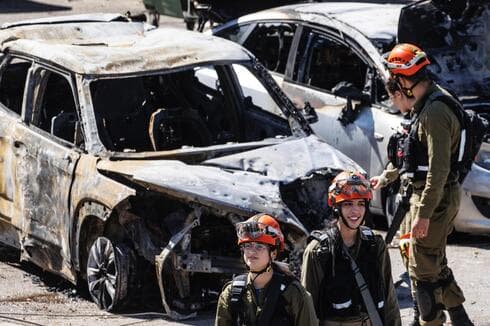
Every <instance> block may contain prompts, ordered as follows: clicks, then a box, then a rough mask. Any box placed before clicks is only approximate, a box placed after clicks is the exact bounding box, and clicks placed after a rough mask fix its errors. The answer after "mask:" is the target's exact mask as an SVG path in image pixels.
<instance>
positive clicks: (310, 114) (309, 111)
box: [301, 102, 318, 123]
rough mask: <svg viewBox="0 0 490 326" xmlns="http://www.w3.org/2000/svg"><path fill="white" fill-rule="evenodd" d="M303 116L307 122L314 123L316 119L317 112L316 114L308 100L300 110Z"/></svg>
mask: <svg viewBox="0 0 490 326" xmlns="http://www.w3.org/2000/svg"><path fill="white" fill-rule="evenodd" d="M301 113H302V115H303V117H304V118H305V119H306V121H308V123H315V122H317V121H318V114H316V111H315V108H314V107H312V106H311V105H310V102H305V106H304V107H303V110H301Z"/></svg>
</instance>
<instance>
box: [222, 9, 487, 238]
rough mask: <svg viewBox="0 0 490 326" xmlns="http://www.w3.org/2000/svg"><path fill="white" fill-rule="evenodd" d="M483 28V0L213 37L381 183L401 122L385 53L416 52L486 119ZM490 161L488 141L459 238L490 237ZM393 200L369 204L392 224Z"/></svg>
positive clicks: (307, 20) (242, 22)
mask: <svg viewBox="0 0 490 326" xmlns="http://www.w3.org/2000/svg"><path fill="white" fill-rule="evenodd" d="M370 17H376V19H370ZM489 22H490V4H488V2H482V1H455V2H450V3H449V2H448V1H432V2H431V1H418V2H416V3H413V4H410V5H407V6H404V5H401V4H379V3H377V4H375V3H371V4H369V3H360V2H356V3H353V2H351V3H341V2H338V3H335V2H330V3H322V4H302V5H292V6H285V7H280V8H275V9H270V10H266V11H262V12H259V13H256V14H251V15H248V16H244V17H241V18H239V19H237V20H234V21H231V22H228V23H225V24H223V25H221V26H218V27H216V28H215V29H213V34H214V35H218V36H222V37H224V38H227V39H230V40H233V41H235V42H238V43H240V44H242V45H243V46H245V47H246V48H247V49H249V50H250V51H252V53H254V54H255V55H256V57H257V58H258V59H259V60H260V61H261V62H262V63H263V64H264V65H265V66H266V67H267V68H268V69H269V70H270V71H271V72H272V74H273V76H274V78H275V79H276V81H277V82H278V83H279V85H280V86H281V88H282V89H283V91H284V92H285V93H286V94H288V96H289V97H290V98H291V99H292V100H293V101H295V102H297V103H304V102H305V101H308V102H309V103H310V104H311V106H312V107H314V108H316V109H315V111H316V113H317V115H318V118H319V120H318V122H317V123H314V124H312V128H313V130H314V131H315V133H316V134H317V135H319V136H320V137H322V138H324V139H325V140H327V142H328V143H329V144H331V145H333V146H334V147H336V148H338V149H340V150H341V151H342V152H343V153H345V154H347V155H348V156H350V157H351V158H352V159H354V160H355V161H356V162H357V163H359V164H360V165H361V166H362V167H363V168H364V169H365V170H366V171H367V172H368V174H369V175H378V174H380V173H381V171H382V170H383V169H384V167H385V165H386V164H387V162H388V157H387V152H386V147H387V144H388V140H389V137H390V135H391V134H392V133H393V132H394V130H396V129H399V128H400V122H401V121H402V120H403V117H402V115H401V114H399V113H398V110H396V109H395V108H393V106H392V103H391V101H390V99H389V97H388V96H387V94H386V91H385V89H384V86H383V85H384V81H385V80H386V78H387V76H388V71H387V70H386V68H385V67H384V66H383V65H382V60H381V54H382V53H384V52H387V51H388V50H390V49H391V48H392V47H393V46H394V45H395V43H396V42H397V41H398V42H411V43H414V44H418V45H420V46H421V47H422V48H423V49H424V51H426V52H427V53H428V55H429V58H430V61H431V63H432V64H431V65H430V67H429V68H430V69H432V71H433V72H434V74H435V77H436V78H437V80H438V82H439V83H440V84H442V85H443V86H444V87H446V88H447V89H450V90H452V91H454V92H455V93H456V94H457V95H458V97H459V98H460V99H461V100H462V102H463V105H464V106H465V107H466V108H469V109H472V110H474V111H476V112H477V113H478V114H481V115H484V116H486V117H487V118H488V117H489V115H490V96H489V94H490V89H489V85H490V83H489V81H490V79H489V76H490V69H489V66H488V62H489V55H488V53H490V52H489V49H490V40H489V38H488V35H490V23H489ZM250 92H254V90H253V87H252V90H250ZM489 157H490V143H489V140H488V139H487V141H486V142H485V143H484V144H483V146H482V148H481V150H480V152H479V155H478V157H477V159H476V161H475V164H473V168H472V171H471V172H470V173H469V175H468V176H467V178H466V180H465V182H464V184H463V187H462V188H463V193H462V201H461V207H460V211H459V215H458V217H457V218H456V220H455V227H456V230H458V231H462V232H471V233H479V234H490V160H489ZM394 194H396V189H388V190H387V191H385V192H383V193H381V192H377V193H375V196H374V200H373V202H372V205H371V208H372V210H374V212H376V213H380V214H386V215H387V220H388V223H390V221H391V220H390V218H391V216H392V213H393V211H394V207H395V205H394V203H395V202H396V195H394Z"/></svg>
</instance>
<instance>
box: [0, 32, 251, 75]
mask: <svg viewBox="0 0 490 326" xmlns="http://www.w3.org/2000/svg"><path fill="white" fill-rule="evenodd" d="M0 45H1V48H0V49H1V50H2V51H4V52H5V51H12V52H22V53H29V54H31V55H33V56H36V57H38V58H41V59H43V60H46V61H49V62H51V63H53V64H57V65H60V66H63V67H64V68H66V69H68V70H70V71H73V72H76V73H80V74H128V73H136V72H143V71H155V70H162V69H173V68H178V67H182V66H186V65H194V64H197V63H201V62H210V61H218V62H219V61H221V62H230V61H248V60H250V59H251V56H250V54H249V53H248V52H247V51H246V50H245V49H243V48H242V47H240V46H239V45H237V44H235V43H233V42H230V41H227V40H224V39H221V38H217V37H214V36H211V35H205V34H199V33H194V32H189V31H184V30H181V29H173V28H165V29H163V28H162V29H154V28H149V27H148V25H144V24H143V23H122V22H112V23H110V24H109V23H78V24H75V23H73V24H58V25H39V26H36V25H32V26H24V27H15V28H10V29H5V30H0Z"/></svg>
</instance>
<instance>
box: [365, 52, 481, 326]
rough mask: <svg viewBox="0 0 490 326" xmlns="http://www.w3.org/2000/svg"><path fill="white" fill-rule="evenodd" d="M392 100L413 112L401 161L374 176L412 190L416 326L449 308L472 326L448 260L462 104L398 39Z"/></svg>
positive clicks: (391, 59) (438, 320)
mask: <svg viewBox="0 0 490 326" xmlns="http://www.w3.org/2000/svg"><path fill="white" fill-rule="evenodd" d="M384 59H385V64H386V66H387V67H388V69H389V70H390V73H391V77H390V79H389V81H388V83H387V85H386V86H387V90H388V93H389V95H390V97H391V99H392V101H393V104H394V105H395V106H396V107H397V108H398V109H399V110H400V111H401V112H402V113H410V116H411V119H412V120H411V121H412V122H411V125H410V130H409V133H408V134H407V136H408V137H407V138H406V141H405V142H404V145H403V146H404V149H403V153H404V154H403V155H404V157H403V164H402V165H401V166H396V167H393V169H388V170H385V171H384V173H383V174H382V175H381V176H377V177H373V178H371V183H372V185H373V187H374V189H378V188H379V187H382V186H384V185H386V184H388V183H390V182H392V181H394V180H395V179H396V178H397V177H398V175H400V176H401V177H402V178H406V179H408V180H409V183H410V185H411V186H412V189H413V193H412V196H411V198H410V206H411V208H410V212H409V213H408V216H407V217H406V219H407V221H408V223H410V224H411V225H410V227H411V241H410V250H409V274H410V278H411V279H412V284H413V287H412V291H413V292H414V298H416V300H417V303H418V308H419V310H420V314H421V318H420V319H419V320H414V322H413V323H412V324H413V325H418V324H419V323H420V325H441V324H442V323H444V321H445V319H446V316H445V314H444V311H443V310H444V309H445V310H448V312H449V316H450V318H451V321H452V324H453V325H473V323H472V322H471V321H470V319H469V318H468V315H467V314H466V311H465V309H464V308H463V305H462V303H463V302H464V301H465V298H464V296H463V292H462V290H461V289H460V287H459V286H458V285H457V283H456V281H455V280H454V277H453V274H452V271H451V269H450V268H449V267H448V265H447V259H446V244H447V236H448V235H449V234H450V233H451V231H452V230H453V224H454V223H453V222H454V218H455V217H456V214H457V212H458V208H459V202H460V186H459V182H458V178H459V172H458V170H457V169H456V168H455V165H453V164H454V163H452V162H455V161H457V159H455V157H456V155H457V153H458V150H459V145H460V123H459V120H458V118H457V117H456V115H455V114H454V113H453V110H452V109H451V107H450V106H449V105H453V104H452V103H458V102H457V100H456V99H454V98H453V97H452V96H451V94H449V93H448V92H447V91H445V90H444V89H443V88H441V87H440V86H439V85H437V84H436V83H435V82H434V81H432V80H431V78H430V77H429V74H428V72H427V70H426V69H427V68H426V66H427V65H429V64H430V62H429V60H428V58H427V56H426V54H425V53H424V52H423V51H422V50H421V49H419V48H418V47H416V46H414V45H411V44H398V45H397V46H395V47H394V48H393V50H392V51H390V52H389V53H387V54H385V56H384Z"/></svg>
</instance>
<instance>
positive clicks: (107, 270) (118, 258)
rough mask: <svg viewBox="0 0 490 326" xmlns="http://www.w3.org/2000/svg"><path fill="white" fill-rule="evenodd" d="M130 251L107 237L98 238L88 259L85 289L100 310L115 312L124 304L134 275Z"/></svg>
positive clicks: (91, 248) (132, 258)
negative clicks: (132, 274)
mask: <svg viewBox="0 0 490 326" xmlns="http://www.w3.org/2000/svg"><path fill="white" fill-rule="evenodd" d="M133 265H134V256H133V253H132V251H131V249H130V248H129V247H128V246H126V245H124V244H122V243H118V242H116V241H112V240H110V239H108V238H106V237H98V238H97V239H96V240H95V241H94V243H93V244H92V246H91V247H90V251H89V254H88V258H87V285H88V291H89V293H90V296H91V297H92V300H93V301H94V302H95V303H96V304H97V306H99V308H100V309H103V310H106V311H116V310H118V309H119V308H121V307H123V306H124V303H125V302H126V301H127V298H128V293H129V292H130V291H129V287H130V285H131V283H132V282H131V279H132V277H131V273H132V272H133V271H134V266H133Z"/></svg>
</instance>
